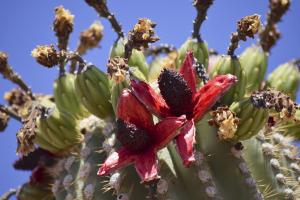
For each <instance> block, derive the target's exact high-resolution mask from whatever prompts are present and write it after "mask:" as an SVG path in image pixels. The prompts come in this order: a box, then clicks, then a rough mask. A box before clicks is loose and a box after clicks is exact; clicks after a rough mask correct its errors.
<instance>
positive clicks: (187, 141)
mask: <svg viewBox="0 0 300 200" xmlns="http://www.w3.org/2000/svg"><path fill="white" fill-rule="evenodd" d="M195 133H196V128H195V125H194V120H190V121H188V122H187V123H186V124H185V126H184V127H183V128H182V129H181V130H180V133H179V135H178V136H177V137H176V143H177V148H178V151H179V154H180V156H181V158H182V160H183V164H184V166H186V167H188V166H189V165H190V164H191V163H192V162H194V161H195V156H194V151H193V146H194V144H195V142H196V141H195Z"/></svg>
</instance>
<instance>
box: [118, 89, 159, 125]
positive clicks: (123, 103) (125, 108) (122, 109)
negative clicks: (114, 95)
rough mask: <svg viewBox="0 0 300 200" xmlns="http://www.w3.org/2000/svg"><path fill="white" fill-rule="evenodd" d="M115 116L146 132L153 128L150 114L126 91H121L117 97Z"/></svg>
mask: <svg viewBox="0 0 300 200" xmlns="http://www.w3.org/2000/svg"><path fill="white" fill-rule="evenodd" d="M117 115H118V117H119V118H121V119H123V120H124V121H127V122H130V123H132V124H135V125H137V126H138V127H140V128H144V129H146V130H147V129H148V130H149V129H150V130H151V129H152V128H153V126H154V124H153V119H152V115H151V113H150V112H149V111H148V110H147V109H146V107H145V106H144V105H143V104H142V103H141V102H140V101H139V100H138V99H137V98H136V97H135V96H134V95H133V94H132V92H131V91H130V90H128V89H125V90H123V91H122V94H121V95H120V97H119V101H118V108H117Z"/></svg>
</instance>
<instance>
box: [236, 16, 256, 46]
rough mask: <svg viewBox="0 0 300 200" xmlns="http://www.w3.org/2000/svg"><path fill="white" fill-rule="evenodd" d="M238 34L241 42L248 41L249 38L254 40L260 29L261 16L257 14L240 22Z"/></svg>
mask: <svg viewBox="0 0 300 200" xmlns="http://www.w3.org/2000/svg"><path fill="white" fill-rule="evenodd" d="M237 26H238V28H237V32H238V34H239V38H240V39H241V40H244V41H245V40H246V39H247V37H251V38H254V35H255V34H256V33H257V32H258V30H259V28H260V16H259V15H257V14H254V15H250V16H246V17H244V18H242V19H241V20H240V21H238V24H237Z"/></svg>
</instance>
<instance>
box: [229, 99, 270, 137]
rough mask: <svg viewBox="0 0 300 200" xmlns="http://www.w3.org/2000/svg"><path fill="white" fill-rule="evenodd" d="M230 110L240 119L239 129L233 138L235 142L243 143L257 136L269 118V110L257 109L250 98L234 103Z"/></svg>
mask: <svg viewBox="0 0 300 200" xmlns="http://www.w3.org/2000/svg"><path fill="white" fill-rule="evenodd" d="M230 110H231V111H233V112H235V113H236V115H237V117H238V118H239V124H238V129H237V131H236V132H235V134H234V138H233V140H234V141H243V140H246V139H249V138H251V137H253V136H255V135H257V133H258V132H259V131H260V130H261V128H263V126H264V125H265V124H266V122H267V120H268V117H269V111H268V110H267V109H262V108H256V107H255V106H253V105H252V103H251V101H250V99H249V98H244V99H242V100H241V101H239V102H234V103H233V104H231V106H230Z"/></svg>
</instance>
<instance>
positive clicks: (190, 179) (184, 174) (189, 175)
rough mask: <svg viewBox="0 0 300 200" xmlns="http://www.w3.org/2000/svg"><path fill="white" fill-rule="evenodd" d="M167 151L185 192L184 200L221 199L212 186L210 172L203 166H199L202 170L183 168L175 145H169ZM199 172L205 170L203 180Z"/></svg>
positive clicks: (212, 179)
mask: <svg viewBox="0 0 300 200" xmlns="http://www.w3.org/2000/svg"><path fill="white" fill-rule="evenodd" d="M168 149H169V151H170V154H171V156H172V160H173V162H174V164H175V169H176V173H177V176H178V179H179V182H182V184H183V185H184V189H185V190H186V192H185V194H186V196H187V197H188V198H187V197H185V198H187V199H191V200H196V199H218V198H222V196H220V195H219V193H218V189H217V188H216V187H215V185H214V178H213V177H212V174H211V172H210V171H207V170H205V168H204V166H201V168H202V167H203V169H201V168H200V167H199V168H198V167H197V166H192V167H190V168H186V167H184V166H183V164H182V161H181V159H180V157H179V156H178V153H177V151H176V147H175V145H174V144H171V145H169V147H168ZM201 170H202V172H204V171H203V170H205V175H202V176H204V177H203V178H202V177H201V178H200V176H199V173H201V172H200V171H201ZM195 188H197V190H195Z"/></svg>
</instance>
